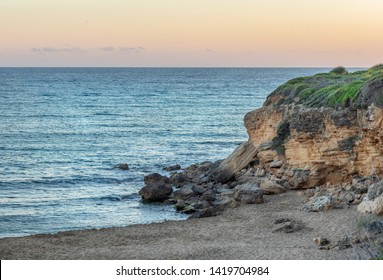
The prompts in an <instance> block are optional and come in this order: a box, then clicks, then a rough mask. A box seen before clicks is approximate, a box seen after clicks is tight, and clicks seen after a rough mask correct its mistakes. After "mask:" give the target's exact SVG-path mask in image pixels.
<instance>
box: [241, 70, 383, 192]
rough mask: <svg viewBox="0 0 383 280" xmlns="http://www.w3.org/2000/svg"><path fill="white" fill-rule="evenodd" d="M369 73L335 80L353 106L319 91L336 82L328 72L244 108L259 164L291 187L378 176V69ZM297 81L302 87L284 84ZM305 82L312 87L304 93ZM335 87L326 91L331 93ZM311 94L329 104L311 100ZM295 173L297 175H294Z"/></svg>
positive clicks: (382, 142) (381, 96)
mask: <svg viewBox="0 0 383 280" xmlns="http://www.w3.org/2000/svg"><path fill="white" fill-rule="evenodd" d="M369 71H370V72H368V71H367V73H366V74H363V75H365V76H368V77H370V76H372V78H370V79H369V80H367V81H366V82H360V81H359V80H356V81H355V80H354V78H353V77H354V76H348V75H346V74H344V75H343V76H342V78H340V79H339V80H340V81H343V83H344V84H341V86H342V87H340V85H339V87H340V88H339V89H338V91H342V90H344V88H349V90H350V93H348V92H345V93H344V94H345V95H347V94H349V95H351V93H352V94H354V95H353V96H352V98H353V100H355V104H354V105H355V106H351V105H348V106H346V104H345V103H342V102H341V101H339V103H338V104H336V103H335V104H334V105H333V106H330V105H328V104H330V101H331V100H332V99H325V97H326V98H327V96H323V94H322V92H323V91H325V90H329V89H327V88H328V87H331V88H334V87H336V86H337V84H336V83H340V82H339V81H338V80H337V79H335V78H334V77H333V76H334V75H336V74H328V75H329V76H326V75H321V76H318V77H316V76H313V77H308V78H305V79H304V78H300V80H299V81H296V82H294V80H293V82H291V81H290V82H288V83H287V84H286V85H284V86H281V87H280V88H279V89H277V90H276V91H274V92H273V93H272V94H271V95H270V96H269V97H268V98H267V100H266V102H265V105H264V106H263V107H262V108H260V109H257V110H255V111H252V112H249V113H248V114H247V115H246V116H245V119H244V122H245V126H246V129H247V132H248V135H249V141H250V142H251V143H253V145H254V147H255V150H256V152H255V155H256V156H255V158H254V160H257V161H259V168H261V169H265V170H266V172H268V173H271V174H275V175H277V173H278V172H279V173H281V170H282V171H283V174H282V176H283V175H287V177H288V178H287V177H286V179H288V180H289V182H290V187H291V188H293V189H299V188H312V187H316V186H322V185H324V186H325V185H326V184H332V185H334V184H339V183H343V182H351V180H352V178H353V177H355V176H356V175H358V176H364V177H365V176H370V175H377V176H379V177H382V176H383V109H382V108H383V106H382V100H383V71H382V70H381V69H378V71H375V70H374V71H373V70H369ZM350 75H351V74H350ZM358 75H359V76H361V77H364V76H362V74H358ZM359 76H358V77H359ZM366 79H367V78H366ZM333 80H335V81H337V82H334V81H333ZM298 82H299V88H301V90H300V89H299V88H297V87H291V86H289V83H292V84H294V83H298ZM310 82H311V83H313V84H314V86H312V87H313V88H311V89H310V91H308V88H307V87H308V86H309V85H310V84H309V83H310ZM305 83H306V84H305ZM356 84H357V85H358V87H359V90H358V91H357V92H356V93H355V92H354V91H355V90H354V88H353V87H352V86H355V85H356ZM305 90H306V91H305ZM301 91H303V92H301ZM338 91H336V92H334V93H331V92H330V93H328V94H330V95H331V94H332V95H331V96H335V95H336V94H338ZM309 92H310V95H309V94H308V93H309ZM305 95H307V96H309V98H308V97H305ZM331 96H330V97H331ZM330 97H328V98H330ZM305 98H306V99H305ZM314 98H318V99H320V100H322V99H323V100H325V101H326V100H327V101H326V102H328V104H327V103H323V102H324V101H323V102H322V101H321V102H322V103H321V102H320V100H318V103H315V102H314V101H315V100H314ZM339 98H343V97H342V96H340V97H339ZM307 99H309V100H310V102H311V103H309V102H308V101H307ZM350 100H351V99H348V100H346V101H347V102H346V101H345V102H346V103H350V102H351V101H350ZM313 102H314V103H313ZM331 102H332V101H331ZM334 102H335V101H334ZM318 104H319V105H323V106H319V105H318ZM314 105H315V106H314ZM325 105H326V106H325ZM296 172H298V173H300V174H299V176H294V174H293V173H296Z"/></svg>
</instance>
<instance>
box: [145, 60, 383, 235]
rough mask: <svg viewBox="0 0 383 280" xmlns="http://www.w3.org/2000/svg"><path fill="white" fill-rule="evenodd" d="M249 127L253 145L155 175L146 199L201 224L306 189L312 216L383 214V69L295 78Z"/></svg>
mask: <svg viewBox="0 0 383 280" xmlns="http://www.w3.org/2000/svg"><path fill="white" fill-rule="evenodd" d="M338 72H339V73H338ZM244 123H245V127H246V129H247V133H248V136H249V139H248V141H246V142H244V143H242V144H241V145H239V146H238V147H237V148H236V149H235V150H234V151H233V153H232V154H231V155H229V156H228V157H227V158H226V159H224V160H221V161H217V162H215V163H212V162H203V163H200V164H193V165H191V166H189V167H186V168H184V169H183V170H179V169H180V166H179V165H175V166H171V167H169V168H167V169H165V170H167V171H169V172H171V173H170V178H168V177H166V176H162V175H160V174H151V175H149V176H147V177H145V185H146V186H145V187H144V188H143V189H142V190H141V191H140V194H141V195H142V197H143V198H144V199H145V200H149V201H163V200H166V199H169V200H170V201H172V202H173V203H174V204H175V208H176V209H177V210H178V211H181V212H184V213H188V214H192V216H191V217H192V218H199V217H208V216H214V215H218V214H219V213H221V212H222V211H224V209H225V208H228V207H239V206H241V205H243V204H253V203H257V204H258V203H263V202H264V201H265V200H267V196H268V195H283V194H282V193H284V192H286V191H288V190H300V189H302V190H303V191H302V192H301V193H300V194H301V195H302V197H304V198H305V199H306V203H305V204H304V205H302V210H304V211H310V212H317V211H323V210H328V209H333V208H339V207H349V206H351V205H356V204H360V203H361V202H362V201H363V202H362V203H361V204H360V206H359V210H360V211H362V212H370V213H375V214H377V215H383V206H382V202H383V191H382V190H383V189H382V190H381V187H379V186H380V185H379V184H382V183H381V182H382V179H381V178H382V177H383V66H377V67H375V68H371V69H370V70H368V71H360V72H357V73H353V74H348V73H347V72H344V71H333V72H331V73H328V74H319V75H316V76H312V77H306V78H297V79H293V80H291V81H289V82H287V83H286V84H284V85H282V86H280V87H279V88H278V89H276V90H275V91H274V92H273V93H271V94H270V95H269V96H268V98H267V100H266V101H265V103H264V106H263V107H262V108H259V109H257V110H255V111H252V112H249V113H248V114H246V116H245V118H244ZM173 171H175V172H173ZM172 187H174V188H176V191H174V192H173V193H172ZM145 188H146V189H145ZM281 228H282V229H281V230H282V231H285V232H289V230H291V229H292V228H293V229H296V227H295V226H294V225H292V224H291V222H287V223H285V224H283V225H282V226H281ZM276 232H277V231H276Z"/></svg>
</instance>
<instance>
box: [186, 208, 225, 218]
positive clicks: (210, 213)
mask: <svg viewBox="0 0 383 280" xmlns="http://www.w3.org/2000/svg"><path fill="white" fill-rule="evenodd" d="M223 211H224V208H223V207H220V206H216V207H209V208H207V209H203V210H199V211H197V212H195V213H193V214H192V215H190V217H189V219H199V218H208V217H214V216H218V215H219V214H221V213H222V212H223Z"/></svg>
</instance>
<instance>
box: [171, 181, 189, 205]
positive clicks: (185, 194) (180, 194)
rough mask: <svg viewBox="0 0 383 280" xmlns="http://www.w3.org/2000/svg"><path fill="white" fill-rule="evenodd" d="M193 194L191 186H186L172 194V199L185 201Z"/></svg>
mask: <svg viewBox="0 0 383 280" xmlns="http://www.w3.org/2000/svg"><path fill="white" fill-rule="evenodd" d="M193 194H194V192H193V185H192V184H187V185H184V186H183V187H181V188H180V189H178V190H176V191H174V192H173V194H172V197H173V198H174V199H176V200H177V201H178V200H187V199H188V198H190V197H191V196H192V195H193Z"/></svg>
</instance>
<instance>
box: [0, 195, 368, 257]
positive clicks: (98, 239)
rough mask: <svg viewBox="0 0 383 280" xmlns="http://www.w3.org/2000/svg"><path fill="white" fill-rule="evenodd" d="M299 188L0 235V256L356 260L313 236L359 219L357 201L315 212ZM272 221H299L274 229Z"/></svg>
mask: <svg viewBox="0 0 383 280" xmlns="http://www.w3.org/2000/svg"><path fill="white" fill-rule="evenodd" d="M297 193H298V192H297V191H288V192H287V193H284V194H280V195H272V196H269V195H267V196H266V197H265V203H264V204H249V205H244V206H241V207H239V208H234V209H227V210H226V211H224V212H223V213H222V214H221V215H218V216H215V217H208V218H200V219H189V220H181V221H166V222H162V223H153V224H138V225H131V226H127V227H115V228H104V229H92V230H76V231H65V232H60V233H57V234H38V235H32V236H25V237H7V238H2V239H0V258H1V259H3V260H4V259H45V260H48V259H72V260H80V259H92V260H96V259H273V260H278V259H281V260H287V259H295V260H297V259H299V260H300V259H302V260H303V259H310V260H317V259H318V260H319V259H355V258H356V255H355V253H354V252H353V248H347V249H344V250H340V249H339V248H338V249H337V248H333V249H329V250H323V248H322V249H320V248H319V247H318V246H317V245H316V244H315V242H314V239H315V238H318V237H325V238H327V239H328V240H330V241H331V242H334V243H336V242H337V241H339V240H341V239H342V238H344V237H345V236H347V235H351V234H352V232H353V231H354V230H355V229H356V226H357V220H358V219H360V218H361V217H364V216H365V215H364V214H361V213H358V212H357V210H356V206H352V207H348V208H343V209H332V210H327V211H321V212H305V211H302V210H300V207H301V205H302V204H303V202H304V201H303V198H302V197H300V196H298V195H297ZM278 219H290V220H291V221H294V223H297V224H299V225H300V227H301V228H300V229H298V230H297V231H294V232H284V231H279V230H278V227H279V225H278V224H275V222H276V220H278Z"/></svg>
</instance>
